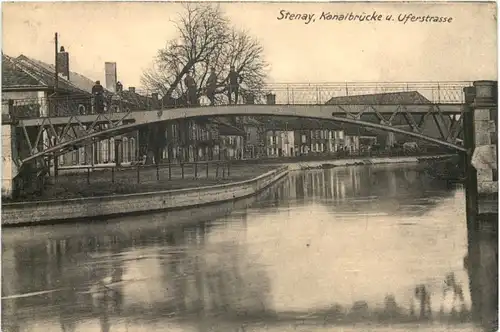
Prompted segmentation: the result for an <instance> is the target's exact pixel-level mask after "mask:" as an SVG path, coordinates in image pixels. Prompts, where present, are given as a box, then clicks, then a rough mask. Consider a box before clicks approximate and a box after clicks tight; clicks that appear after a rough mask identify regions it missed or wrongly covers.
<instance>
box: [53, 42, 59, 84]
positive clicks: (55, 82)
mask: <svg viewBox="0 0 500 332" xmlns="http://www.w3.org/2000/svg"><path fill="white" fill-rule="evenodd" d="M54 41H55V43H54V46H55V48H54V56H55V61H54V66H55V67H54V69H55V70H54V93H55V94H56V93H57V88H58V85H59V75H58V72H57V68H58V66H57V65H58V59H57V58H58V56H57V54H58V48H59V47H58V46H59V45H58V41H57V32H56V34H55V36H54Z"/></svg>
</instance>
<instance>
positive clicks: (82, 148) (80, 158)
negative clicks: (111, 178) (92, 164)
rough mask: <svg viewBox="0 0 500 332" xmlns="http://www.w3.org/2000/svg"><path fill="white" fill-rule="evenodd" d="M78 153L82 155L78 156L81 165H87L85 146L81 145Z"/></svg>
mask: <svg viewBox="0 0 500 332" xmlns="http://www.w3.org/2000/svg"><path fill="white" fill-rule="evenodd" d="M78 153H79V155H80V157H79V158H78V161H79V162H80V164H81V165H85V164H86V163H87V162H86V160H85V159H86V158H85V147H81V148H79V149H78Z"/></svg>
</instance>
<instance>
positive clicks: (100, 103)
mask: <svg viewBox="0 0 500 332" xmlns="http://www.w3.org/2000/svg"><path fill="white" fill-rule="evenodd" d="M92 96H93V97H94V109H95V112H96V113H104V88H103V87H102V85H101V81H96V82H95V84H94V86H93V87H92Z"/></svg>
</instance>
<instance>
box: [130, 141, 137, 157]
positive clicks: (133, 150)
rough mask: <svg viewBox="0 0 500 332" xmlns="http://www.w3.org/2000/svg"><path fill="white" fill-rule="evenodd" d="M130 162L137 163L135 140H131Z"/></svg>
mask: <svg viewBox="0 0 500 332" xmlns="http://www.w3.org/2000/svg"><path fill="white" fill-rule="evenodd" d="M129 144H130V152H129V154H130V161H135V154H136V150H135V149H136V147H135V139H134V138H131V139H130V143H129Z"/></svg>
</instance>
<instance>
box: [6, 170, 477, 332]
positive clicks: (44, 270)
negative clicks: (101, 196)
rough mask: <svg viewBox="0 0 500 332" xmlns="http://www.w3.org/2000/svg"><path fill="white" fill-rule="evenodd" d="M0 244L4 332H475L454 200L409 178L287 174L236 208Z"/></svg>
mask: <svg viewBox="0 0 500 332" xmlns="http://www.w3.org/2000/svg"><path fill="white" fill-rule="evenodd" d="M2 233H3V234H2V241H3V246H2V325H3V328H2V330H3V331H6V332H7V331H88V332H91V331H276V332H278V331H408V330H419V331H420V330H425V331H440V330H443V331H445V330H449V328H450V327H451V329H452V330H453V331H475V330H476V329H475V328H474V327H473V325H472V324H470V323H469V322H470V308H471V300H470V292H469V286H468V277H467V271H466V270H465V268H464V257H465V256H466V254H467V240H466V236H467V234H466V223H465V208H464V191H463V190H462V189H461V188H459V187H453V186H449V185H447V184H446V183H444V182H440V181H438V180H435V179H431V178H428V177H426V176H425V175H423V174H422V173H420V171H419V170H418V169H417V168H416V166H414V165H392V166H384V165H379V166H357V167H346V168H334V169H329V170H312V171H307V172H306V171H304V172H292V173H290V174H289V175H288V176H287V177H286V178H284V179H282V180H281V181H280V182H279V183H277V184H275V185H274V186H273V187H271V188H269V189H266V190H265V191H264V192H262V193H260V194H259V195H258V196H256V197H252V198H248V199H244V200H240V201H237V202H231V203H224V204H219V205H213V206H209V207H205V208H199V209H191V210H184V211H173V212H168V213H159V214H151V215H145V216H135V217H126V218H121V219H115V220H108V221H106V222H103V221H100V222H93V223H88V222H86V223H83V222H81V223H71V224H60V225H56V226H43V227H41V226H40V227H27V228H12V229H9V228H8V229H4V230H3V232H2ZM354 323H355V325H353V324H354ZM387 324H390V326H387ZM450 325H451V326H450ZM339 326H341V327H342V330H339V329H338V327H339ZM478 331H479V330H478Z"/></svg>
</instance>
